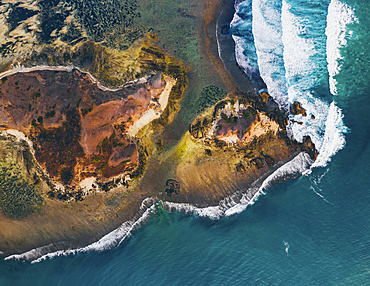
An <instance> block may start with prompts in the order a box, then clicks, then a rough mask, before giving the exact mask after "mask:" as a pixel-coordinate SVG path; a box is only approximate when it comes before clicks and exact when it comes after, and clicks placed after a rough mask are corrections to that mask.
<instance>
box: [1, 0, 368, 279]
mask: <svg viewBox="0 0 370 286" xmlns="http://www.w3.org/2000/svg"><path fill="white" fill-rule="evenodd" d="M255 1H256V2H260V1H259V0H255ZM256 2H255V4H256ZM267 2H268V4H269V5H270V4H271V3H272V2H273V3H275V4H276V5H277V6H279V7H281V8H280V10H279V9H278V12H279V13H280V14H279V15H281V14H283V12H282V11H284V9H287V8H288V6H289V5H290V7H292V8H289V9H288V10H289V11H285V12H284V13H285V14H284V15H285V16H288V15H290V14H289V13H292V14H293V16H292V15H290V17H293V18H290V21H292V19H294V21H300V23H301V24H302V25H303V26H304V27H306V34H304V35H301V36H302V37H303V38H304V40H302V41H305V42H304V44H302V45H303V46H304V45H305V44H307V45H308V46H310V47H311V48H312V49H314V50H313V54H312V56H311V57H308V58H305V60H307V61H308V62H309V63H307V62H305V61H303V60H302V61H301V63H305V65H304V66H303V67H302V68H304V69H303V70H304V73H305V75H306V77H308V79H309V80H307V81H304V82H300V81H299V80H298V79H297V78H295V77H294V75H291V74H290V73H289V70H293V68H292V67H294V66H295V64H297V62H296V61H295V59H292V62H291V63H290V64H287V63H286V62H284V58H285V59H289V58H290V56H291V55H290V56H289V55H285V56H284V49H282V50H283V55H282V60H283V65H282V66H281V65H280V64H281V61H280V62H279V61H278V60H276V61H272V62H271V63H270V64H271V67H272V68H277V67H280V68H281V69H280V70H278V71H279V74H277V73H270V74H271V76H273V77H274V80H277V81H279V82H278V83H276V84H279V85H284V84H285V87H286V93H284V94H282V95H281V96H284V97H282V100H283V101H285V102H289V92H288V89H289V88H293V90H294V91H295V92H296V93H298V95H297V96H298V97H299V98H301V99H306V100H307V101H308V102H311V103H314V102H315V100H320V103H321V104H322V105H318V104H312V105H310V108H311V107H312V109H310V112H312V113H313V112H314V114H315V116H316V114H319V113H323V114H324V115H322V119H321V121H322V122H321V123H320V125H314V126H309V125H308V124H309V122H307V124H305V125H304V126H303V127H304V128H306V129H304V131H302V130H297V131H296V132H299V131H300V132H307V133H309V132H311V135H318V139H317V140H319V141H320V142H321V144H323V145H324V146H327V149H328V153H327V154H328V156H327V157H326V159H328V158H330V160H331V161H330V162H328V160H326V161H325V160H323V161H322V162H323V165H324V167H318V168H314V169H313V171H312V173H311V174H308V175H303V176H301V177H299V178H296V179H293V180H289V181H286V182H284V183H282V184H277V185H274V186H272V187H270V188H269V189H268V190H267V191H266V195H264V196H261V197H259V199H258V200H257V202H256V203H255V204H254V205H252V206H249V207H248V208H247V209H246V210H245V211H244V212H242V213H241V214H237V215H234V216H230V217H223V218H221V219H220V220H216V221H214V220H210V219H208V218H200V217H196V216H189V215H185V214H181V213H176V212H174V213H167V212H164V211H162V212H159V213H157V214H155V215H153V216H152V217H151V219H150V220H149V221H148V222H147V223H146V224H145V225H144V226H143V227H141V228H139V229H138V230H136V231H134V232H133V234H132V236H131V237H130V238H129V239H126V240H125V241H124V242H123V243H122V244H121V245H120V246H119V247H117V248H115V249H113V250H109V251H105V252H100V253H97V252H88V253H80V254H77V255H72V256H68V257H57V258H53V259H49V260H45V261H42V262H40V263H36V264H29V263H21V262H19V261H1V262H0V269H1V271H0V285H44V284H46V285H122V284H125V285H126V284H127V285H146V284H150V285H153V284H159V285H194V284H197V285H250V284H252V285H365V284H368V281H369V280H370V272H369V271H370V269H369V259H370V257H369V253H370V240H369V237H370V208H369V207H368V202H369V200H370V192H369V191H370V190H369V189H370V187H369V186H370V176H369V175H368V170H369V161H370V146H369V143H368V142H369V139H370V115H369V112H368V108H367V103H366V101H365V100H366V97H365V96H366V95H367V94H368V92H369V91H370V88H369V82H370V81H369V70H368V69H369V68H368V67H367V66H368V63H369V62H370V61H369V53H368V52H367V51H368V48H369V44H368V43H370V39H369V34H368V33H367V30H368V28H369V20H368V19H367V15H369V13H370V7H369V4H368V1H366V0H362V1H356V0H351V1H348V2H347V4H348V5H349V6H350V7H351V9H352V10H354V15H355V16H356V18H357V19H358V20H357V22H356V21H354V22H353V24H352V25H350V26H349V27H348V31H353V32H352V36H351V37H350V38H348V39H347V43H346V45H345V46H343V47H342V48H341V50H340V51H341V55H342V57H343V59H342V61H341V62H340V63H341V67H340V68H339V73H338V75H337V76H336V80H337V85H336V87H337V94H336V95H335V94H334V95H333V94H331V92H330V87H329V78H330V75H329V72H328V67H327V65H328V63H327V62H326V58H327V49H328V48H327V46H326V35H325V29H326V23H327V22H326V19H327V9H328V7H329V1H319V0H315V1H310V6H307V7H306V6H303V5H302V3H303V2H302V3H301V2H300V1H296V0H295V1H291V0H290V1H286V2H281V1H267ZM283 3H285V4H283ZM304 3H307V2H306V1H304ZM293 7H296V8H293ZM298 8H300V9H298ZM269 11H270V10H269ZM270 12H271V11H270ZM270 12H269V13H270ZM268 15H271V13H270V14H268ZM272 20H274V21H275V22H274V23H277V22H279V19H277V18H275V19H272ZM272 20H271V21H272ZM280 22H281V20H280ZM247 26H248V25H247ZM282 26H283V25H282ZM295 27H296V26H295ZM286 29H287V28H286ZM286 29H285V31H287V30H286ZM282 34H284V29H283V28H282ZM250 39H251V38H249V40H250ZM307 41H308V42H307ZM283 42H284V40H283V39H282V40H281V41H280V42H279V43H280V44H281V43H283ZM244 43H246V41H244ZM275 43H276V42H275ZM266 48H267V47H266ZM279 49H280V48H279V47H277V48H276V49H275V51H278V50H279ZM249 50H253V48H249ZM285 52H289V49H288V50H287V49H285ZM276 57H278V58H279V55H276ZM255 60H256V61H255V62H254V64H255V67H257V68H258V64H259V62H260V61H261V59H259V60H258V59H257V55H256V58H255ZM279 60H281V57H280V58H279ZM311 62H314V63H315V64H311V65H310V63H311ZM307 65H308V67H311V68H312V70H311V69H308V67H307ZM276 70H277V69H276ZM287 71H288V72H287ZM266 73H267V74H268V71H267V72H266ZM261 75H262V76H263V73H262V72H261ZM282 80H285V82H284V83H283V84H282V82H281V81H282ZM273 84H274V82H273ZM287 84H288V86H287ZM289 84H290V85H289ZM268 85H269V84H268ZM269 89H270V92H271V88H270V86H269ZM281 92H282V91H281ZM307 93H308V94H309V95H307ZM305 95H306V96H305ZM333 101H335V106H336V108H337V109H335V110H334V111H336V112H339V111H340V112H341V114H343V115H344V117H343V118H342V119H340V120H339V121H337V124H331V125H330V124H328V118H329V117H330V116H328V114H329V111H330V104H331V102H333ZM304 107H305V106H304ZM324 107H325V108H324ZM318 108H319V109H318ZM325 112H327V113H325ZM334 113H335V112H334ZM335 114H338V113H335ZM344 126H346V127H347V128H344ZM318 128H319V129H318ZM320 128H321V129H320ZM318 130H320V131H318ZM346 130H347V131H346ZM293 132H294V130H293ZM325 134H332V135H333V134H334V135H335V134H336V135H335V136H337V137H335V136H334V135H333V136H334V137H325ZM325 138H327V141H325ZM332 138H334V139H335V140H337V141H335V140H334V139H332ZM344 138H345V142H346V143H345V146H344V145H343V144H339V145H338V144H329V143H333V142H334V143H338V140H339V139H341V140H342V139H344ZM324 142H325V143H324ZM342 143H343V141H342ZM340 148H342V149H340ZM339 149H340V150H339ZM337 151H338V152H337ZM336 152H337V153H336ZM334 153H336V154H335V155H334ZM324 159H325V158H324Z"/></svg>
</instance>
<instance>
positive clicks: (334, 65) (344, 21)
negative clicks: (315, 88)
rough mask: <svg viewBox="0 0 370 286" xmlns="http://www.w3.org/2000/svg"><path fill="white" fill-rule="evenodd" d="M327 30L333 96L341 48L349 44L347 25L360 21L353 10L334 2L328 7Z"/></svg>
mask: <svg viewBox="0 0 370 286" xmlns="http://www.w3.org/2000/svg"><path fill="white" fill-rule="evenodd" d="M326 21H327V26H326V29H325V35H326V37H327V40H326V60H327V62H328V72H329V86H330V92H331V93H332V94H333V95H336V94H337V87H336V86H337V81H336V79H335V78H334V77H335V76H336V75H337V74H338V73H339V70H340V66H339V63H338V60H340V59H341V58H342V56H341V54H340V48H341V47H343V46H345V45H346V44H347V39H346V37H347V36H349V34H348V33H347V25H348V24H351V23H353V22H355V21H358V20H357V18H356V16H355V13H354V11H353V9H352V8H351V7H350V6H348V5H347V4H345V3H342V2H341V1H339V0H332V1H331V2H330V4H329V7H328V14H327V18H326Z"/></svg>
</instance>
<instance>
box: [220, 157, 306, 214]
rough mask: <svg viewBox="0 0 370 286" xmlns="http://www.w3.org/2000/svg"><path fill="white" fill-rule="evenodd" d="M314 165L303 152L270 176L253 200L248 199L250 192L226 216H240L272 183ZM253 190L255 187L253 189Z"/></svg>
mask: <svg viewBox="0 0 370 286" xmlns="http://www.w3.org/2000/svg"><path fill="white" fill-rule="evenodd" d="M311 164H312V160H311V158H310V156H309V155H308V154H307V153H305V152H301V153H299V154H298V155H297V156H296V157H294V158H293V159H292V160H291V161H289V162H288V163H286V164H284V165H282V166H281V167H280V168H278V169H277V170H276V171H275V172H273V173H272V174H271V175H270V176H268V177H267V178H266V179H265V180H264V181H263V182H262V184H261V186H260V187H259V188H258V191H254V192H253V193H254V195H253V197H252V198H248V197H247V196H248V192H247V193H246V194H244V195H243V196H242V198H241V200H240V202H239V203H237V204H235V205H234V206H232V207H230V208H228V209H226V210H225V216H231V215H234V214H238V213H241V212H243V211H244V210H245V209H246V208H247V207H248V206H250V205H252V204H254V202H255V201H256V200H257V199H258V197H259V196H261V195H263V194H265V192H264V191H265V190H266V189H268V188H269V187H270V186H271V183H272V182H275V181H277V180H282V179H284V178H286V176H287V175H290V174H302V173H304V172H305V171H307V170H309V168H310V166H311ZM252 188H253V187H252Z"/></svg>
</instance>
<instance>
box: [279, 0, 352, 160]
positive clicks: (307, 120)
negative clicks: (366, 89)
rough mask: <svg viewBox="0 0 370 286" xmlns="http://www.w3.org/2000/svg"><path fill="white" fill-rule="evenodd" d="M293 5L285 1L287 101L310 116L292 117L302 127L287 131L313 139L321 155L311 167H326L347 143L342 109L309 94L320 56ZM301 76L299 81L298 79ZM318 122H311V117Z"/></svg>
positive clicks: (296, 137) (284, 38) (283, 17)
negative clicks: (303, 34)
mask: <svg viewBox="0 0 370 286" xmlns="http://www.w3.org/2000/svg"><path fill="white" fill-rule="evenodd" d="M290 8H291V7H290V6H289V4H287V3H286V1H285V0H283V6H282V27H283V33H282V34H283V36H282V39H283V45H284V54H283V55H284V65H285V70H286V78H287V81H288V101H289V102H290V103H293V102H294V101H298V102H300V103H301V106H302V107H303V108H304V109H306V112H307V116H306V117H303V116H302V115H298V116H292V115H291V116H290V119H294V120H295V121H298V122H300V123H301V124H297V123H291V124H289V127H288V129H289V130H290V131H291V132H290V134H292V135H293V137H294V138H295V139H296V140H297V141H299V142H302V140H303V137H304V136H310V138H311V140H312V142H313V143H314V144H315V147H316V149H317V150H318V152H319V156H318V158H317V160H316V162H315V163H314V164H313V165H312V167H323V166H325V165H326V164H327V163H328V162H329V161H330V160H331V157H332V156H333V155H334V154H335V153H337V152H338V150H340V149H342V148H343V147H344V144H345V138H344V135H343V134H344V133H345V132H346V130H347V128H346V127H345V126H344V124H343V121H342V118H343V115H342V112H341V110H340V109H339V108H338V107H337V106H336V105H335V103H334V102H332V103H331V104H330V105H329V104H328V103H326V102H325V101H323V100H320V99H318V98H316V97H314V96H313V95H312V93H311V91H310V89H312V88H313V87H315V85H316V83H315V78H316V77H315V76H314V74H312V73H313V72H314V70H315V69H316V68H318V67H317V66H316V63H315V59H314V58H313V56H314V55H315V54H316V53H318V51H316V50H315V45H314V42H313V41H312V40H309V39H306V38H304V37H303V36H301V34H302V33H304V32H305V28H304V26H303V24H301V23H302V21H303V20H302V19H300V18H299V17H297V16H295V15H293V13H291V12H290ZM297 77H298V79H297ZM312 115H313V116H314V118H315V119H312V118H311V116H312Z"/></svg>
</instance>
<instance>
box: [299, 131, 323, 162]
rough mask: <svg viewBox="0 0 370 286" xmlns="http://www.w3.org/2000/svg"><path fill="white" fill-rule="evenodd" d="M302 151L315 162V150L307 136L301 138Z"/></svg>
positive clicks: (316, 153) (316, 154)
mask: <svg viewBox="0 0 370 286" xmlns="http://www.w3.org/2000/svg"><path fill="white" fill-rule="evenodd" d="M303 150H304V151H306V152H307V153H308V155H310V157H311V159H312V160H316V158H317V156H318V155H319V153H318V152H317V150H316V148H315V144H313V142H312V141H311V137H309V136H305V137H303Z"/></svg>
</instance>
